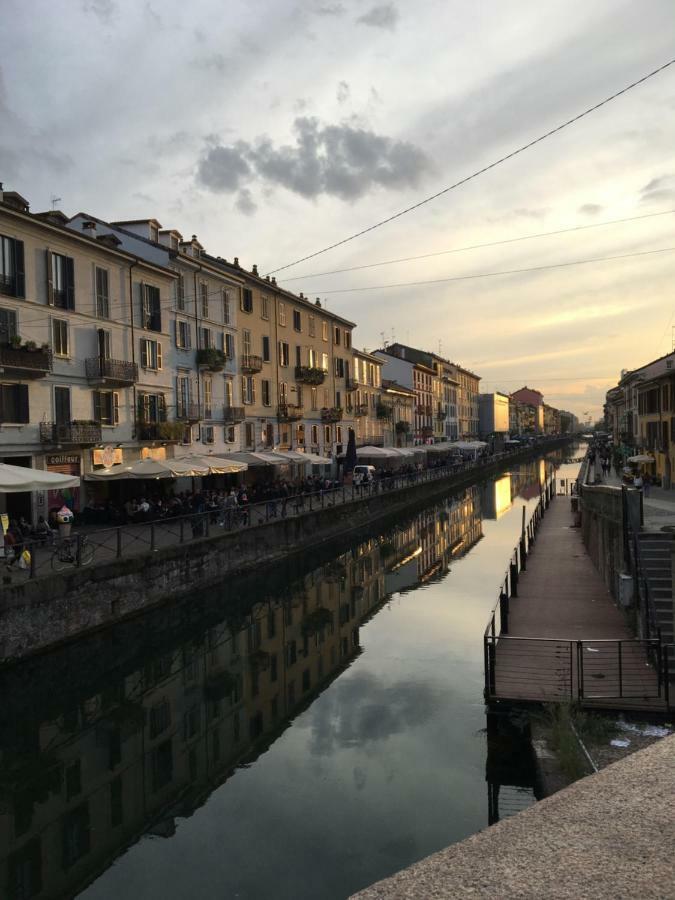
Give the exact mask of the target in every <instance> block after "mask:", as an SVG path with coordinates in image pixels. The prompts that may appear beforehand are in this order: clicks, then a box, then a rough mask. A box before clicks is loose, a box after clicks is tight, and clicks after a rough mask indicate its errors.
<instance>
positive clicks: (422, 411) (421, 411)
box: [415, 403, 432, 416]
mask: <svg viewBox="0 0 675 900" xmlns="http://www.w3.org/2000/svg"><path fill="white" fill-rule="evenodd" d="M415 412H416V413H417V415H418V416H431V415H432V409H431V407H430V406H425V405H424V404H423V403H420V404H418V405H417V406H416V407H415Z"/></svg>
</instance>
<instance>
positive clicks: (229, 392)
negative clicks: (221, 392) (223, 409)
mask: <svg viewBox="0 0 675 900" xmlns="http://www.w3.org/2000/svg"><path fill="white" fill-rule="evenodd" d="M233 403H234V385H233V384H232V379H231V378H226V379H225V406H232V405H233Z"/></svg>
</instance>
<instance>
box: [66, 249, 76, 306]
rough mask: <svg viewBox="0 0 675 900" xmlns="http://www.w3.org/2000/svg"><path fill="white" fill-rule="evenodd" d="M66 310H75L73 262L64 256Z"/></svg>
mask: <svg viewBox="0 0 675 900" xmlns="http://www.w3.org/2000/svg"><path fill="white" fill-rule="evenodd" d="M65 260H66V267H65V268H66V272H65V275H66V309H75V260H74V259H73V258H72V257H71V256H66V258H65Z"/></svg>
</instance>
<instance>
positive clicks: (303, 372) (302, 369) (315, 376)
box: [295, 366, 328, 384]
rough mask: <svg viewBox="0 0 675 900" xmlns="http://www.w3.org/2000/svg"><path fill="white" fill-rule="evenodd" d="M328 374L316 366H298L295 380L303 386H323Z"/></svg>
mask: <svg viewBox="0 0 675 900" xmlns="http://www.w3.org/2000/svg"><path fill="white" fill-rule="evenodd" d="M326 375H328V372H327V371H326V370H325V369H319V368H317V367H316V366H296V367H295V380H296V381H300V382H302V383H303V384H323V383H324V381H325V380H326Z"/></svg>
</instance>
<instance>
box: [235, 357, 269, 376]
mask: <svg viewBox="0 0 675 900" xmlns="http://www.w3.org/2000/svg"><path fill="white" fill-rule="evenodd" d="M262 367H263V360H262V356H255V355H254V354H251V353H245V354H244V355H243V356H241V357H240V359H239V368H240V369H241V372H242V374H243V375H255V374H256V372H262Z"/></svg>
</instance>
